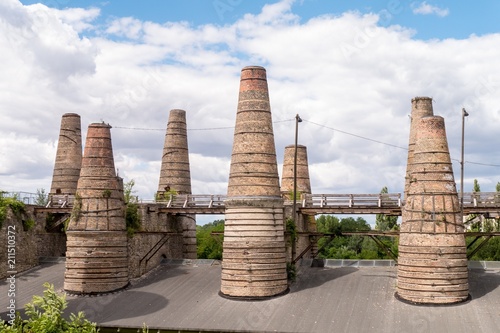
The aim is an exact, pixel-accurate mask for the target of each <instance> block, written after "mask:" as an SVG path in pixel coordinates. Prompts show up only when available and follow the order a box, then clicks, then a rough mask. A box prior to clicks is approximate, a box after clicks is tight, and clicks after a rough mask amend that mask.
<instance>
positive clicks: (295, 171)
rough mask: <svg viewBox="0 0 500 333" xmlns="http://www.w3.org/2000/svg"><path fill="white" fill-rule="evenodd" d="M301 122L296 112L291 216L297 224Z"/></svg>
mask: <svg viewBox="0 0 500 333" xmlns="http://www.w3.org/2000/svg"><path fill="white" fill-rule="evenodd" d="M301 122H302V119H301V118H300V116H299V115H298V114H297V115H296V116H295V150H294V156H293V207H292V216H293V224H294V225H295V226H296V225H297V211H296V210H297V142H298V139H299V123H301ZM294 257H295V242H294V243H293V244H292V261H293V260H294V259H295V258H294Z"/></svg>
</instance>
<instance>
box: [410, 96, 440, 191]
mask: <svg viewBox="0 0 500 333" xmlns="http://www.w3.org/2000/svg"><path fill="white" fill-rule="evenodd" d="M433 115H434V111H433V108H432V98H430V97H415V98H413V99H412V100H411V115H410V117H411V124H410V138H409V143H408V162H407V164H406V176H405V189H404V197H405V198H406V197H407V196H408V186H409V184H410V178H409V173H410V169H409V168H410V167H413V151H414V149H415V135H416V133H417V129H416V125H417V123H418V120H419V119H420V118H423V117H428V116H433Z"/></svg>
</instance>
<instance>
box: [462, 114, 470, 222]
mask: <svg viewBox="0 0 500 333" xmlns="http://www.w3.org/2000/svg"><path fill="white" fill-rule="evenodd" d="M468 115H469V114H468V113H467V111H465V109H464V108H462V157H461V159H460V213H461V218H462V220H463V218H464V130H465V117H467V116H468Z"/></svg>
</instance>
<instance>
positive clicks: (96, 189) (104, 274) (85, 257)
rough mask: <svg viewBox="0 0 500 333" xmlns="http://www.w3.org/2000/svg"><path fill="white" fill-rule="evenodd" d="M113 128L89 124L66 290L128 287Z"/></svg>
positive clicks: (70, 235)
mask: <svg viewBox="0 0 500 333" xmlns="http://www.w3.org/2000/svg"><path fill="white" fill-rule="evenodd" d="M110 129H111V126H109V125H107V124H104V123H94V124H90V125H89V128H88V132H87V140H86V143H85V151H84V156H83V159H82V169H81V172H80V179H79V180H78V186H77V192H76V196H75V203H74V207H73V211H72V214H71V218H70V221H69V224H68V228H67V232H66V235H67V252H66V273H65V276H64V289H65V290H66V291H68V292H71V293H76V294H97V293H105V292H110V291H114V290H117V289H121V288H123V287H125V286H127V284H128V282H129V280H128V251H127V233H126V224H125V203H124V198H123V182H122V180H121V178H118V177H117V175H116V172H115V164H114V158H113V148H112V144H111V133H110Z"/></svg>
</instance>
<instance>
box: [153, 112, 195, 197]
mask: <svg viewBox="0 0 500 333" xmlns="http://www.w3.org/2000/svg"><path fill="white" fill-rule="evenodd" d="M169 190H170V191H175V192H176V193H177V194H191V174H190V169H189V151H188V138H187V127H186V111H184V110H178V109H174V110H170V114H169V117H168V123H167V132H166V134H165V144H164V146H163V155H162V158H161V171H160V181H159V184H158V192H157V194H158V195H163V194H164V193H165V192H168V191H169Z"/></svg>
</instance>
